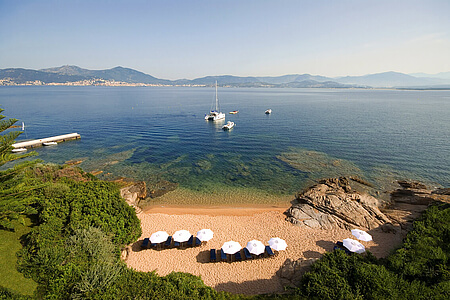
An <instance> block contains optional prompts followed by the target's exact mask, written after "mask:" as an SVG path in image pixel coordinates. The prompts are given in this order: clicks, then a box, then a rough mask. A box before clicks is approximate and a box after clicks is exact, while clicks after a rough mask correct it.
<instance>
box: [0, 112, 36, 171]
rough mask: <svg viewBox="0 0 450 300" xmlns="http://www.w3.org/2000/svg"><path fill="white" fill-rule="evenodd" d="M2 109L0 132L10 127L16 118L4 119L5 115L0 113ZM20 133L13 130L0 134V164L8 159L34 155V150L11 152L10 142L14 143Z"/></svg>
mask: <svg viewBox="0 0 450 300" xmlns="http://www.w3.org/2000/svg"><path fill="white" fill-rule="evenodd" d="M3 111H4V109H2V108H0V132H3V131H5V130H7V129H9V128H11V126H13V125H14V124H15V123H16V122H17V119H6V120H4V118H5V116H4V115H2V114H1V113H2V112H3ZM20 134H22V131H17V130H15V131H10V132H8V133H6V134H4V135H1V136H0V166H2V165H4V164H6V163H7V162H9V161H13V160H16V159H20V158H24V157H27V156H31V155H35V153H34V152H30V153H26V154H14V153H12V152H11V150H12V149H13V146H12V144H14V141H15V139H16V138H17V137H18V136H19V135H20Z"/></svg>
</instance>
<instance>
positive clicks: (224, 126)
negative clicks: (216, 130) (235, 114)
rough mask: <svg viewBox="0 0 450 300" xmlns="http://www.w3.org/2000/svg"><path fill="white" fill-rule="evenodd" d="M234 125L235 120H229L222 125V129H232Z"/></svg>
mask: <svg viewBox="0 0 450 300" xmlns="http://www.w3.org/2000/svg"><path fill="white" fill-rule="evenodd" d="M234 125H235V124H234V122H231V121H228V122H227V124H225V125H223V126H222V129H223V130H230V129H231V128H233V127H234Z"/></svg>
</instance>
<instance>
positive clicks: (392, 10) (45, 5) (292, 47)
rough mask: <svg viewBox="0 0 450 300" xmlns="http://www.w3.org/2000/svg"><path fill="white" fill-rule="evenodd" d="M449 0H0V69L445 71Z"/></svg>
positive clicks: (191, 74) (188, 74)
mask: <svg viewBox="0 0 450 300" xmlns="http://www.w3.org/2000/svg"><path fill="white" fill-rule="evenodd" d="M449 16H450V1H449V0H442V1H437V0H436V1H434V0H425V1H414V0H407V1H395V0H389V1H385V0H376V1H369V0H367V1H364V0H351V1H350V0H348V1H345V0H342V1H338V0H336V1H325V0H315V1H313V0H311V1H302V0H297V1H294V0H277V1H265V0H238V1H235V0H229V1H225V0H222V1H215V0H203V1H199V0H192V1H188V0H185V1H178V0H173V1H171V0H159V1H152V0H148V1H143V0H128V1H105V0H97V1H92V0H90V1H89V0H87V1H86V0H72V1H61V0H60V1H54V0H39V1H38V0H35V1H27V0H20V1H16V0H0V69H3V68H13V67H15V68H18V67H20V68H30V69H41V68H47V67H56V66H61V65H77V66H80V67H82V68H87V69H107V68H113V67H115V66H123V67H129V68H133V69H136V70H139V71H142V72H145V73H147V74H150V75H153V76H155V77H158V78H165V79H180V78H189V79H192V78H196V77H202V76H207V75H225V74H228V75H237V76H278V75H285V74H303V73H309V74H313V75H324V76H332V77H333V76H346V75H364V74H370V73H378V72H385V71H397V72H403V73H415V72H426V73H438V72H447V71H450V17H449Z"/></svg>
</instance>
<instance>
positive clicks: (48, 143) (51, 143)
mask: <svg viewBox="0 0 450 300" xmlns="http://www.w3.org/2000/svg"><path fill="white" fill-rule="evenodd" d="M42 145H44V146H53V145H58V143H57V142H45V143H42Z"/></svg>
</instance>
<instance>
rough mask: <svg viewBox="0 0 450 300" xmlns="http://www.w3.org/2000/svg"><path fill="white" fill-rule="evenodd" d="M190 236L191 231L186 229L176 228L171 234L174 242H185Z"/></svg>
mask: <svg viewBox="0 0 450 300" xmlns="http://www.w3.org/2000/svg"><path fill="white" fill-rule="evenodd" d="M190 237H191V233H190V232H189V231H187V230H178V231H176V232H175V233H174V234H173V240H174V241H175V242H179V243H182V242H187V241H188V240H189V238H190Z"/></svg>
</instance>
